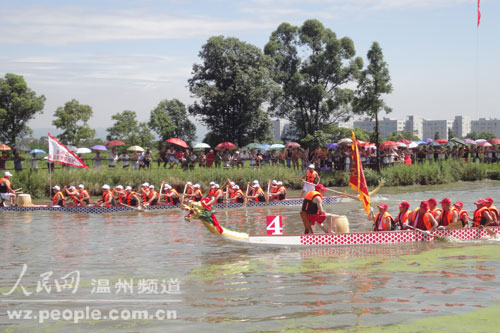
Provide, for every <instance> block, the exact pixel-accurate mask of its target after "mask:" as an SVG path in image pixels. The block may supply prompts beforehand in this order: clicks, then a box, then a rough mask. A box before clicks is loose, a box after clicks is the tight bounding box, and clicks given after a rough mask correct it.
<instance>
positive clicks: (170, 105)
mask: <svg viewBox="0 0 500 333" xmlns="http://www.w3.org/2000/svg"><path fill="white" fill-rule="evenodd" d="M187 116H188V113H187V110H186V107H185V106H184V104H182V103H181V102H180V101H179V100H177V99H173V100H170V101H169V100H163V101H161V102H160V103H159V104H158V106H157V107H156V108H155V109H154V110H152V111H151V114H150V116H149V127H150V128H151V129H152V130H153V131H155V132H156V134H158V136H159V137H160V140H161V142H163V141H165V140H167V139H169V138H180V139H183V140H185V141H188V142H192V141H194V140H196V126H194V124H193V123H192V122H191V121H190V120H189V119H188V118H187Z"/></svg>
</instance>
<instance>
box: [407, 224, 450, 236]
mask: <svg viewBox="0 0 500 333" xmlns="http://www.w3.org/2000/svg"><path fill="white" fill-rule="evenodd" d="M406 227H407V228H410V229H412V230H414V231H418V232H421V233H423V234H426V235H429V236H434V238H436V239H446V237H444V236H439V235H436V234H434V233H430V232H429V233H427V232H425V231H424V230H422V229H419V228H415V227H412V226H411V225H409V224H407V225H406Z"/></svg>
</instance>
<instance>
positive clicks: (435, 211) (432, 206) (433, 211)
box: [427, 198, 441, 221]
mask: <svg viewBox="0 0 500 333" xmlns="http://www.w3.org/2000/svg"><path fill="white" fill-rule="evenodd" d="M427 202H428V203H429V210H430V211H431V214H432V216H434V219H436V221H439V220H440V217H441V208H439V207H436V206H437V200H436V199H434V198H430V199H429V200H427Z"/></svg>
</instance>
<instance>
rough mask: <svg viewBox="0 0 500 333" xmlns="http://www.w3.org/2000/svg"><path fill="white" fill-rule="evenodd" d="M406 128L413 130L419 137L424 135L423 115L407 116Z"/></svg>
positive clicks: (409, 130) (406, 129)
mask: <svg viewBox="0 0 500 333" xmlns="http://www.w3.org/2000/svg"><path fill="white" fill-rule="evenodd" d="M404 130H405V131H408V132H411V133H412V134H413V135H415V136H416V137H418V138H422V136H423V135H424V119H423V118H422V117H416V116H407V117H406V124H405V129H404Z"/></svg>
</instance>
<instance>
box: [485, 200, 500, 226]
mask: <svg viewBox="0 0 500 333" xmlns="http://www.w3.org/2000/svg"><path fill="white" fill-rule="evenodd" d="M484 202H485V205H486V207H488V210H489V211H490V215H491V218H492V219H493V221H495V223H497V224H498V223H499V221H500V212H499V211H498V209H497V208H496V207H495V206H493V198H486V199H484Z"/></svg>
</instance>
